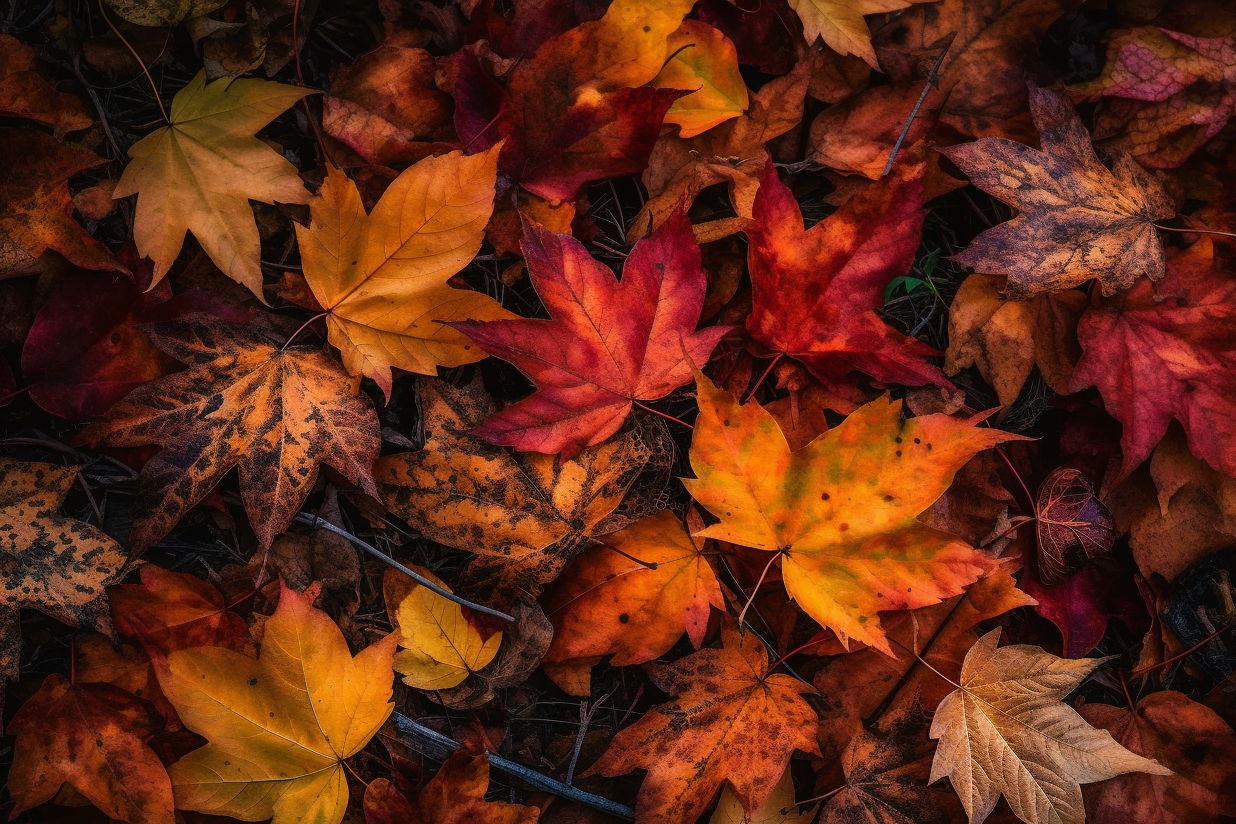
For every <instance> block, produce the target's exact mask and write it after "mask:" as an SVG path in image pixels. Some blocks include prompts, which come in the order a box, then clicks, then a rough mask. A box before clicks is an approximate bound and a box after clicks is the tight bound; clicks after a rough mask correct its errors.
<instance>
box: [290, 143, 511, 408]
mask: <svg viewBox="0 0 1236 824" xmlns="http://www.w3.org/2000/svg"><path fill="white" fill-rule="evenodd" d="M498 152H499V148H498V147H495V148H493V149H490V150H489V151H487V152H481V153H480V154H475V155H472V156H470V157H465V156H464V155H463V153H462V152H451V153H450V154H448V155H444V156H442V157H434V158H428V159H426V160H422V161H421V162H420V163H417V164H416V165H414V166H411V167H409V168H408V169H407V170H405V171H404V172H403V173H402V174H401V175H399V177H397V178H396V179H395V180H394V182H392V183H391V185H390V186H389V187H388V188H387V190H386V192H385V194H383V196H382V199H381V200H379V201H378V204H377V205H376V206H375V207H374V208H373V212H372V213H371V214H368V215H367V214H365V207H364V205H363V204H362V203H361V198H360V193H359V192H358V191H357V189H356V184H354V183H352V181H350V180H348V178H347V177H346V176H345V175H344V174H343V172H341V171H340V170H338V169H335V168H331V169H330V170H329V171H328V173H327V176H326V182H325V183H323V184H322V188H321V190H320V191H319V192H318V196H317V197H316V198H314V199H313V200H312V201H311V202H310V205H309V209H310V214H311V216H312V223H311V224H310V226H309V228H304V227H302V226H297V227H296V235H297V238H298V239H299V241H300V252H301V257H302V258H303V261H304V269H305V280H306V281H308V283H309V287H310V288H311V289H312V290H313V296H314V297H315V298H316V299H317V302H318V304H319V305H320V306H321V307H322V308H323V309H324V310H326V312H327V313H328V314H327V319H326V325H327V329H328V334H329V339H330V342H331V343H332V344H334V345H335V346H336V347H338V348H339V351H340V353H341V354H342V355H343V363H344V365H345V366H346V367H347V368H348V371H349V372H351V373H352V374H354V375H365V376H367V377H371V378H373V379H374V380H375V381H377V383H378V385H379V386H381V387H382V391H383V392H385V393H386V394H387V395H388V396H389V395H390V391H391V368H392V367H394V368H398V369H406V370H408V371H411V372H420V373H422V374H434V372H435V370H436V368H437V367H438V366H459V365H461V364H465V363H473V362H475V361H478V360H480V359H481V358H483V357H484V356H485V353H484V352H482V351H480V349H479V348H477V347H476V346H473V345H472V344H470V343H469V342H468V340H467V338H465V337H464V336H463V335H462V334H460V333H459V332H457V331H455V330H454V329H452V328H450V327H449V326H448V325H447V324H448V322H449V321H458V320H497V319H499V318H507V317H510V316H511V314H510V313H509V312H507V311H506V310H504V309H503V308H502V307H501V306H499V305H498V303H497V302H496V301H495V300H494V299H493V298H491V297H489V296H488V295H485V294H482V293H481V292H476V291H473V290H471V289H455V288H453V287H451V286H450V285H448V283H447V281H448V280H449V279H450V278H451V277H453V276H454V275H455V274H456V273H458V272H459V270H461V269H462V268H464V266H466V265H467V264H468V262H469V261H470V260H472V258H473V256H474V255H476V252H477V250H478V249H480V247H481V241H482V240H483V239H484V236H485V224H486V222H488V220H489V216H490V213H491V212H492V211H493V197H494V176H495V175H496V174H497V164H498Z"/></svg>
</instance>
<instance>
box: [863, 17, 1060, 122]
mask: <svg viewBox="0 0 1236 824" xmlns="http://www.w3.org/2000/svg"><path fill="white" fill-rule="evenodd" d="M1079 5H1080V3H1078V2H1077V0H940V2H936V3H926V4H921V5H915V6H914V7H913V8H908V9H905V10H904V11H901V12H899V13H897V14H890V15H888V16H887V17H886V18H885V19H884V20H883V21H882V22H881V23H880V24H878V25H877V26H876V27H875V28H874V29H873V32H872V40H873V42H874V45H875V50H876V55H877V56H878V58H879V61H880V65H881V66H882V67H883V68H884V70H885V71H886V72H887V73H888V75H889V77H890V78H891V79H892V80H893V82H894V83H912V82H921V81H922V80H923V78H924V76H925V75H926V74H927V73H928V70H929V67H930V66H932V64H933V63H934V62H935V61H936V59H937V58H938V57H939V55H940V52H941V50H942V49H945V47H946V46H947V51H946V53H945V55H944V59H943V61H942V62H941V63H940V67H939V69H938V71H937V73H936V76H937V80H936V84H935V85H937V86H938V88H939V89H940V91H941V93H942V96H943V101H942V103H941V107H940V122H941V124H943V125H944V126H947V127H949V128H951V129H954V130H956V131H957V132H959V133H961V134H963V135H966V136H968V137H985V136H995V135H999V136H1002V137H1012V138H1016V139H1019V140H1032V139H1033V137H1034V131H1033V128H1032V125H1031V123H1030V122H1029V120H1030V119H1029V118H1028V117H1027V116H1026V66H1027V64H1028V62H1032V61H1034V60H1036V59H1039V58H1038V53H1039V43H1041V42H1042V41H1043V38H1044V36H1045V35H1046V34H1047V30H1048V29H1049V28H1050V27H1051V25H1052V24H1053V23H1055V22H1056V20H1057V19H1059V18H1060V17H1061V16H1063V15H1065V14H1066V12H1070V11H1073V10H1074V9H1076V8H1077V7H1078V6H1079ZM876 88H878V87H876ZM863 94H865V95H866V94H879V93H878V92H876V89H875V88H872V89H869V90H867V91H866V92H863Z"/></svg>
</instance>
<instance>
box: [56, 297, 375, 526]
mask: <svg viewBox="0 0 1236 824" xmlns="http://www.w3.org/2000/svg"><path fill="white" fill-rule="evenodd" d="M147 333H148V334H149V335H150V336H151V339H152V340H153V341H154V342H155V344H156V345H157V346H159V348H161V349H162V350H163V351H165V352H167V353H168V354H169V355H171V356H172V357H174V358H176V359H177V360H180V361H182V362H183V363H186V364H188V365H189V369H188V370H187V371H185V372H178V373H176V374H173V375H168V376H167V377H164V378H160V379H159V380H157V381H152V382H150V383H147V384H145V385H143V386H141V387H140V388H138V389H136V390H134V391H133V392H131V393H129V395H128V396H127V397H125V399H124V400H122V401H121V402H120V403H118V404H116V405H115V406H114V407H112V409H111V411H110V412H108V414H107V415H106V416H105V417H104V418H102V419H101V420H99V421H97V422H95V423H94V424H92V425H91V426H90V427H88V428H87V429H86V430H85V431H84V432H82V433H81V434H80V435H78V436H77V439H76V441H75V442H76V443H89V444H91V445H93V446H98V445H100V444H106V445H109V446H145V445H148V444H159V445H161V446H162V447H163V450H162V451H161V452H160V453H159V454H158V455H156V456H155V457H154V458H153V459H151V460H150V461H149V462H148V463H147V464H146V466H145V467H143V469H142V474H141V477H140V479H139V481H138V483H139V494H140V500H141V509H140V510H139V511H138V514H137V517H136V518H135V519H134V525H133V533H132V535H131V536H130V540H131V541H132V543H133V545H134V546H135V547H142V548H144V547H148V546H150V545H151V544H153V543H154V542H155V541H157V540H159V539H160V538H162V537H163V536H164V535H166V534H167V533H168V532H169V531H170V530H171V529H172V527H173V526H175V525H176V522H177V521H179V520H180V519H181V518H182V517H183V516H184V515H185V513H187V512H188V511H189V510H190V509H191V508H192V507H193V506H195V505H196V504H197V503H198V501H200V500H201V499H202V498H203V497H205V496H206V494H207V493H209V492H210V491H211V490H212V489H214V487H215V485H216V484H217V483H218V482H219V481H220V480H221V479H222V478H223V476H224V475H226V474H227V473H228V472H229V471H231V470H232V469H233V468H237V467H238V468H239V469H240V494H241V498H242V499H243V500H244V504H245V510H246V511H247V512H248V514H249V519H250V522H251V523H252V524H253V528H254V531H255V532H256V533H257V537H258V541H259V543H260V544H261V545H262V546H263V547H268V546H270V544H271V541H273V540H274V538H275V535H277V534H278V533H280V532H282V531H283V530H284V529H286V528H287V526H288V524H290V523H291V522H292V518H294V517H295V516H296V513H297V511H298V510H299V509H300V505H301V504H302V503H304V500H305V497H306V496H307V495H308V494H309V492H310V491H311V490H312V489H313V484H314V481H315V480H316V479H317V476H318V467H319V465H320V464H323V463H325V464H328V465H330V466H331V467H333V468H335V469H336V470H338V471H339V472H340V474H342V475H343V476H344V477H345V478H347V479H348V480H349V481H351V482H352V483H354V484H356V485H357V486H359V487H360V488H361V489H362V490H363V491H365V492H366V493H368V494H372V495H374V496H375V497H376V495H377V488H376V487H375V486H374V485H373V480H372V476H371V474H370V468H371V467H372V465H373V461H374V460H375V459H376V458H377V454H378V447H379V443H380V441H379V434H378V420H377V416H376V415H375V413H374V410H373V405H372V403H370V401H369V400H368V398H366V397H364V396H361V395H360V394H358V391H357V390H358V387H359V384H360V379H359V378H354V377H351V376H349V375H348V373H347V372H346V371H345V370H344V369H343V367H342V365H340V363H339V362H338V361H336V360H335V359H333V358H331V357H330V356H328V355H326V354H324V353H323V352H321V351H318V350H313V349H307V348H305V347H299V346H297V347H287V348H286V349H285V348H283V347H284V346H285V343H284V336H283V335H281V334H279V333H278V332H277V331H276V330H275V329H274V328H272V327H271V326H270V324H269V322H267V321H265V320H258V321H255V322H254V323H252V324H251V325H250V326H249V327H247V328H242V327H237V326H233V325H231V324H227V323H224V322H223V321H220V320H218V319H217V318H213V317H210V316H207V315H190V316H186V317H185V318H183V319H181V320H176V321H169V322H166V323H159V324H152V325H151V326H149V327H148V328H147Z"/></svg>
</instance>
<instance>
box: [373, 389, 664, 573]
mask: <svg viewBox="0 0 1236 824" xmlns="http://www.w3.org/2000/svg"><path fill="white" fill-rule="evenodd" d="M417 386H418V389H419V393H420V409H421V415H422V418H421V421H422V424H421V425H422V427H423V432H424V437H425V445H424V448H423V449H421V450H420V451H419V452H409V453H403V454H398V455H390V456H387V457H384V458H382V459H381V460H379V461H378V463H377V466H376V472H377V477H378V482H379V486H380V488H381V490H382V496H383V500H385V502H386V505H387V506H388V507H389V508H390V510H391V511H392V512H393V513H395V514H396V515H398V516H399V517H401V518H403V519H404V520H405V521H407V522H408V523H410V524H412V525H413V526H415V528H416V529H417V530H418V531H420V533H421V534H422V535H424V536H425V537H427V538H429V539H430V540H433V541H437V542H439V543H443V544H446V545H447V546H453V547H455V548H457V549H462V550H466V551H468V552H475V553H478V555H479V556H480V557H478V558H477V559H476V560H475V561H474V562H473V564H472V568H471V570H472V573H473V576H474V577H475V578H477V579H479V580H483V581H485V582H486V589H487V590H488V591H490V592H491V593H493V591H495V590H496V593H494V594H498V595H503V594H504V595H505V596H506V597H513V595H514V594H515V593H516V592H519V591H523V590H525V589H526V590H527V591H530V592H533V593H535V592H539V590H540V587H541V586H543V585H544V584H546V583H548V582H549V581H552V580H553V579H554V578H556V577H558V574H559V573H560V572H561V571H562V568H563V567H564V566H565V565H566V564H567V562H568V561H570V560H571V558H573V557H575V555H577V554H578V553H579V552H581V551H582V550H583V549H585V548H586V547H588V546H589V545H590V544H591V541H592V539H593V538H596V537H599V536H601V535H605V534H607V533H610V532H614V531H616V530H618V529H621V528H622V527H623V526H626V525H627V523H629V521H628V520H627V519H625V518H622V517H610V516H611V515H614V514H615V512H614V511H615V509H616V508H617V507H618V505H619V504H620V503H621V502H622V500H623V498H624V497H625V496H626V494H627V492H628V490H630V489H631V488H632V485H633V484H634V483H635V482H636V481H637V480H640V479H641V474H642V473H646V472H652V473H655V474H657V475H660V478H661V480H660V483H659V484H657V483H653V482H651V480H650V479H649V478H647V477H645V478H644V479H643V483H644V484H645V486H644V491H646V492H648V493H649V494H650V495H652V496H655V495H658V494H659V493H660V490H661V489H663V488H664V484H665V483H667V482H668V480H669V460H670V452H671V450H672V447H670V446H669V445H668V443H667V442H668V439H669V436H668V435H667V434H665V433H664V431H663V430H661V429H654V428H649V427H636V426H631V427H629V428H628V429H626V430H625V431H624V432H622V433H620V434H619V435H618V436H617V437H615V438H614V439H613V440H610V441H608V442H606V443H604V444H601V445H599V446H596V447H593V448H591V449H586V450H584V451H583V452H582V453H580V454H579V455H578V456H576V457H575V458H574V459H573V460H569V461H564V460H561V459H559V458H557V457H555V456H550V455H540V454H513V453H511V452H510V451H509V450H506V449H503V448H500V447H495V446H491V445H490V444H487V443H485V442H484V441H482V440H480V439H479V438H475V437H472V436H470V435H469V434H468V433H469V431H470V430H471V429H472V428H473V427H475V426H476V425H477V424H478V423H480V422H481V421H482V420H484V419H485V418H486V417H487V416H488V415H490V414H491V413H492V412H493V403H492V401H491V400H489V398H488V397H487V396H486V395H485V394H484V390H483V389H482V388H481V386H480V385H479V383H473V384H471V385H470V386H467V387H464V388H463V389H457V388H455V387H452V386H449V385H447V384H445V383H441V382H438V381H433V380H429V379H423V380H421V381H420V382H419V383H418V384H417Z"/></svg>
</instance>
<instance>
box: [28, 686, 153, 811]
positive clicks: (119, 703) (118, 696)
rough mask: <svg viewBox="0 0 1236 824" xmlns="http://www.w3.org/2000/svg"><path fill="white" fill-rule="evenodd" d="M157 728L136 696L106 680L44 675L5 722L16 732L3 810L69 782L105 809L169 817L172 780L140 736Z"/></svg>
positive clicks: (47, 796) (36, 801)
mask: <svg viewBox="0 0 1236 824" xmlns="http://www.w3.org/2000/svg"><path fill="white" fill-rule="evenodd" d="M162 727H163V724H162V722H161V721H160V720H159V719H158V718H157V716H156V715H155V714H154V713H153V712H152V711H151V710H150V706H149V705H148V704H147V703H146V702H145V701H142V700H140V699H138V698H134V697H133V696H132V695H130V694H128V693H127V692H124V691H123V690H120V689H117V688H116V687H112V686H108V685H107V684H70V683H69V682H68V681H67V680H66V679H65V678H64V677H63V676H61V675H49V676H47V678H45V679H43V685H42V686H41V687H39V691H38V692H37V693H35V694H34V696H33V697H32V698H30V699H29V700H28V701H26V703H25V704H23V705H22V708H21V709H20V710H19V711H18V713H17V715H15V716H14V717H13V722H12V724H10V725H9V729H8V732H9V734H10V735H16V736H17V741H16V743H15V745H14V756H13V764H12V766H11V767H10V768H9V774H8V786H9V792H10V793H11V794H12V796H13V801H14V802H15V803H14V806H13V809H12V811H11V813H10V815H11V816H13V817H16V816H17V815H18V814H19V813H22V812H24V811H26V810H30V809H33V808H35V807H37V806H39V805H40V804H43V803H45V802H47V801H50V800H51V799H52V798H53V797H54V796H56V794H57V793H58V792H59V791H60V788H61V785H69V786H72V788H73V789H74V790H76V791H77V792H79V793H81V794H82V795H83V796H85V797H86V799H88V800H89V801H90V803H91V804H94V805H95V806H96V807H98V808H99V809H100V810H101V811H103V812H104V813H105V814H106V815H107V816H109V817H110V818H113V819H117V820H120V821H128V822H130V823H131V824H172V821H173V813H172V784H171V781H170V780H169V779H168V777H167V770H166V769H164V767H163V764H162V763H160V761H159V757H158V756H157V755H155V753H154V751H153V750H151V749H150V747H148V746H146V743H145V742H146V740H147V739H148V738H150V737H151V736H152V735H154V734H155V733H157V732H159V731H160V730H161V729H162Z"/></svg>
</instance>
